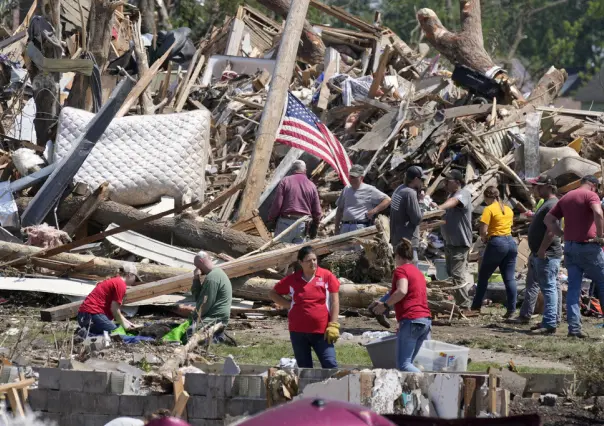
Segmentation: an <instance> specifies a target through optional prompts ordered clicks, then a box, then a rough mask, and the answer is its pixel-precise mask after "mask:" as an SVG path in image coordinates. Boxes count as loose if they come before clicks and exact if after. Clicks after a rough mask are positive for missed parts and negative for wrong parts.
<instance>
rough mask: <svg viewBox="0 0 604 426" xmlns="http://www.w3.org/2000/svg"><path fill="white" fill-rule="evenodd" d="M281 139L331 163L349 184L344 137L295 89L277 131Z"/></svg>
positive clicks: (288, 99)
mask: <svg viewBox="0 0 604 426" xmlns="http://www.w3.org/2000/svg"><path fill="white" fill-rule="evenodd" d="M277 142H280V143H282V144H285V145H289V146H292V147H294V148H298V149H301V150H303V151H306V152H308V153H309V154H312V155H314V156H315V157H318V158H320V159H321V160H323V161H325V162H326V163H327V164H329V165H330V166H331V167H332V168H333V169H334V170H335V171H336V172H338V175H339V177H340V180H341V181H342V182H343V183H344V185H348V183H349V182H348V171H349V170H350V159H349V158H348V155H347V154H346V150H345V149H344V147H343V146H342V144H341V143H340V141H339V140H338V139H337V138H336V137H335V136H334V135H333V134H332V133H331V132H330V131H329V129H328V128H327V126H325V125H324V124H323V123H321V121H320V120H319V119H318V118H317V116H316V115H314V114H313V113H312V112H311V111H310V110H309V109H308V108H306V107H305V106H304V104H302V102H300V100H298V98H296V97H295V96H294V95H292V94H291V93H289V92H288V93H287V106H286V107H285V113H284V114H283V118H282V120H281V126H280V127H279V132H278V133H277Z"/></svg>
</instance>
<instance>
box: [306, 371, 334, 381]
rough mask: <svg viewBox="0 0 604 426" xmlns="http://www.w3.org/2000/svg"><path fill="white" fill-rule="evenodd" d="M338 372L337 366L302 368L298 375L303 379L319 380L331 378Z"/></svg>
mask: <svg viewBox="0 0 604 426" xmlns="http://www.w3.org/2000/svg"><path fill="white" fill-rule="evenodd" d="M337 372H338V369H337V368H300V369H299V372H298V377H299V378H301V379H318V380H319V381H323V380H327V379H329V378H330V377H331V376H333V375H334V374H335V373H337Z"/></svg>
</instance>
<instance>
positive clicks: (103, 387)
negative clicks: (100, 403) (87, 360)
mask: <svg viewBox="0 0 604 426" xmlns="http://www.w3.org/2000/svg"><path fill="white" fill-rule="evenodd" d="M80 376H81V377H82V392H85V393H107V392H108V391H109V378H110V373H109V372H107V371H80Z"/></svg>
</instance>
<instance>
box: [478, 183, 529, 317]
mask: <svg viewBox="0 0 604 426" xmlns="http://www.w3.org/2000/svg"><path fill="white" fill-rule="evenodd" d="M484 201H485V204H486V205H487V207H485V209H484V211H483V212H482V217H481V218H480V238H481V239H482V241H483V242H484V243H486V247H485V250H484V255H483V258H482V262H481V264H480V268H479V270H478V286H477V288H476V294H475V295H474V300H473V301H472V310H473V311H480V308H481V307H482V302H483V300H484V298H485V295H486V292H487V287H488V285H489V278H491V275H493V273H494V272H495V270H496V269H497V268H499V270H500V271H501V275H502V277H503V283H504V284H505V292H506V297H507V303H506V308H507V312H506V313H505V315H504V318H511V317H512V316H513V315H514V312H516V300H517V297H518V294H517V288H516V258H517V257H518V245H517V244H516V241H515V240H514V238H513V237H512V224H513V222H514V212H513V211H512V209H510V208H509V207H508V206H506V205H504V204H503V202H502V201H501V197H500V195H499V190H498V189H497V188H496V187H494V186H489V187H487V188H486V189H485V191H484Z"/></svg>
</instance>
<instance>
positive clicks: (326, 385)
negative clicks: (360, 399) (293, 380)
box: [302, 376, 349, 402]
mask: <svg viewBox="0 0 604 426" xmlns="http://www.w3.org/2000/svg"><path fill="white" fill-rule="evenodd" d="M348 384H349V379H348V376H345V377H342V378H341V379H327V380H325V381H324V382H319V383H313V384H310V385H308V386H306V387H305V388H304V390H303V391H302V397H303V398H329V399H333V400H337V401H343V402H348Z"/></svg>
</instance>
